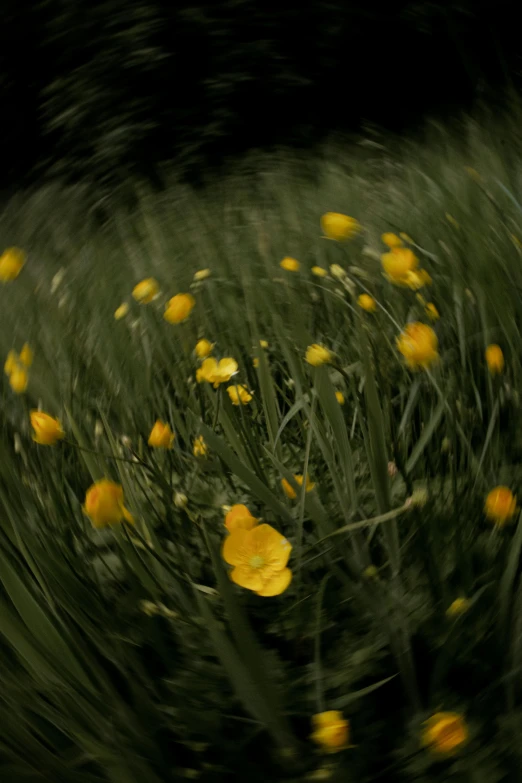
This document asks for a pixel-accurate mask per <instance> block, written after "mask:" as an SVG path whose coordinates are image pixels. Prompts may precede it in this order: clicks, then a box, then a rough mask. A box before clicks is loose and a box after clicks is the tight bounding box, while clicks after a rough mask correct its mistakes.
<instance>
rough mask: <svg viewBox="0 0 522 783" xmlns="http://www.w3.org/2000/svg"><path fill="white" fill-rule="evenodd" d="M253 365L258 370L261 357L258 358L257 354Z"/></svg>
mask: <svg viewBox="0 0 522 783" xmlns="http://www.w3.org/2000/svg"><path fill="white" fill-rule="evenodd" d="M252 367H254V368H255V369H256V370H257V368H258V367H259V359H258V358H257V356H255V357H254V358H253V359H252Z"/></svg>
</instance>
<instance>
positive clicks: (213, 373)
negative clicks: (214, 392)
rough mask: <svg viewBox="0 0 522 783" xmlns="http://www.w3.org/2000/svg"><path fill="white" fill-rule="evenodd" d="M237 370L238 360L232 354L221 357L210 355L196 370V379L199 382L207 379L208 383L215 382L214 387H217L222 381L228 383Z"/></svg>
mask: <svg viewBox="0 0 522 783" xmlns="http://www.w3.org/2000/svg"><path fill="white" fill-rule="evenodd" d="M236 372H237V362H236V360H235V359H232V358H231V357H230V356H227V357H225V358H224V359H220V360H219V362H218V360H217V359H214V357H213V356H210V357H209V358H208V359H205V360H204V361H203V362H202V364H201V367H200V368H199V369H198V370H197V371H196V380H197V382H198V383H201V382H202V381H206V382H207V383H213V384H214V388H215V389H217V387H218V386H219V384H220V383H226V382H227V381H229V380H230V379H231V378H232V376H233V375H235V374H236Z"/></svg>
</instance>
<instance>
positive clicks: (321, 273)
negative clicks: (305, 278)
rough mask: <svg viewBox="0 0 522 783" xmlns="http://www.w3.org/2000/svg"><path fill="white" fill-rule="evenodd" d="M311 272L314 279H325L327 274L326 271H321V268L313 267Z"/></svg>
mask: <svg viewBox="0 0 522 783" xmlns="http://www.w3.org/2000/svg"><path fill="white" fill-rule="evenodd" d="M311 272H312V274H313V275H315V276H316V277H326V275H327V274H328V272H327V270H326V269H323V267H322V266H313V267H312V269H311Z"/></svg>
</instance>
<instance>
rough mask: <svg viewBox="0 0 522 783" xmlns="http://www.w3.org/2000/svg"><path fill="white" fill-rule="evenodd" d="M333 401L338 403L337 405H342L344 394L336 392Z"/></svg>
mask: <svg viewBox="0 0 522 783" xmlns="http://www.w3.org/2000/svg"><path fill="white" fill-rule="evenodd" d="M335 399H336V400H337V402H338V403H339V405H344V394H343V393H342V391H336V392H335Z"/></svg>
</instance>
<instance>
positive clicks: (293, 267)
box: [279, 256, 300, 272]
mask: <svg viewBox="0 0 522 783" xmlns="http://www.w3.org/2000/svg"><path fill="white" fill-rule="evenodd" d="M279 266H280V267H281V269H286V271H287V272H298V271H299V267H300V264H299V261H297V259H295V258H290V256H286V257H285V258H283V260H282V261H281V262H280V264H279Z"/></svg>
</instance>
